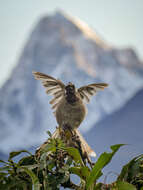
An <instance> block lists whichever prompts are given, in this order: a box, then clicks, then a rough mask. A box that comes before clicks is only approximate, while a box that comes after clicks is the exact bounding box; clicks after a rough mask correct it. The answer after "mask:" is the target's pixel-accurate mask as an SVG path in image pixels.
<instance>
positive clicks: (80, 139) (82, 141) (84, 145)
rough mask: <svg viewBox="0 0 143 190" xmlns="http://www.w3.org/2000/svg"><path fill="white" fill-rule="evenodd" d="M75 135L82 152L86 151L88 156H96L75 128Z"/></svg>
mask: <svg viewBox="0 0 143 190" xmlns="http://www.w3.org/2000/svg"><path fill="white" fill-rule="evenodd" d="M75 131H76V135H77V136H78V137H79V141H80V142H81V148H82V151H83V152H84V153H87V155H88V156H92V157H96V153H95V152H94V150H92V148H91V147H90V146H89V145H88V143H87V142H86V140H85V139H84V138H83V136H82V135H81V133H80V132H79V131H78V130H77V129H76V130H75Z"/></svg>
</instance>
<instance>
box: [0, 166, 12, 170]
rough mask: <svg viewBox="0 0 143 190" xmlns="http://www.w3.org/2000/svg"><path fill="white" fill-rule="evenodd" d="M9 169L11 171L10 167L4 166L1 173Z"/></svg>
mask: <svg viewBox="0 0 143 190" xmlns="http://www.w3.org/2000/svg"><path fill="white" fill-rule="evenodd" d="M9 169H11V167H10V166H3V167H0V171H8V170H9Z"/></svg>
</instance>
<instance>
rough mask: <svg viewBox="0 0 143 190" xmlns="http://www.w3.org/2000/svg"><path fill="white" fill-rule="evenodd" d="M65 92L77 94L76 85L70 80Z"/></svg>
mask: <svg viewBox="0 0 143 190" xmlns="http://www.w3.org/2000/svg"><path fill="white" fill-rule="evenodd" d="M65 93H66V95H69V94H71V95H72V94H75V86H74V84H72V83H71V82H69V83H68V84H67V85H66V87H65Z"/></svg>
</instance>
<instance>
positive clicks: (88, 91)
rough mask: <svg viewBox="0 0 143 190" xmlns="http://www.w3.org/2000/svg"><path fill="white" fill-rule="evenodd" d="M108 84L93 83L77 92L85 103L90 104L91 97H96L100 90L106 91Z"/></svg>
mask: <svg viewBox="0 0 143 190" xmlns="http://www.w3.org/2000/svg"><path fill="white" fill-rule="evenodd" d="M107 86H108V84H106V83H93V84H89V85H87V86H82V87H80V88H78V89H77V92H78V94H79V96H80V98H81V99H82V100H83V101H84V102H85V103H89V101H90V98H91V96H93V95H95V94H96V92H98V91H100V90H104V88H105V87H107Z"/></svg>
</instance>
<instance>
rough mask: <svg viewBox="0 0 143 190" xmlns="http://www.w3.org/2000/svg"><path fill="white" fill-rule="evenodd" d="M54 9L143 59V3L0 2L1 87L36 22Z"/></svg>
mask: <svg viewBox="0 0 143 190" xmlns="http://www.w3.org/2000/svg"><path fill="white" fill-rule="evenodd" d="M56 9H62V10H64V11H65V12H67V13H69V14H70V15H72V16H75V17H78V18H80V19H81V20H82V21H84V22H86V23H87V24H88V25H89V26H90V27H92V28H93V29H94V30H95V31H96V32H97V34H99V35H100V36H101V37H102V39H104V40H105V41H106V42H107V43H109V44H110V45H113V46H117V47H134V48H135V50H136V52H137V54H138V55H139V56H140V58H141V59H143V1H142V0H84V1H83V0H41V1H40V0H27V1H20V0H11V1H10V0H0V85H2V84H3V83H4V81H5V80H6V79H7V78H8V76H9V74H10V72H11V70H12V68H13V67H14V66H15V65H16V63H17V60H18V57H19V56H20V53H21V51H22V48H23V46H24V44H25V43H26V40H27V38H28V36H29V34H30V32H31V30H32V28H33V27H34V26H35V24H36V22H37V21H38V20H39V19H40V17H41V16H42V15H45V14H51V13H52V12H53V11H55V10H56Z"/></svg>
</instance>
